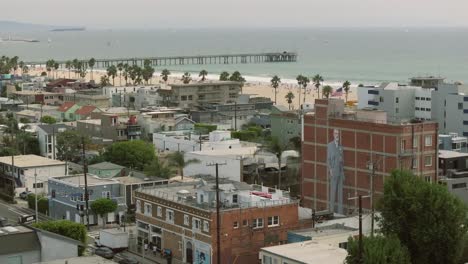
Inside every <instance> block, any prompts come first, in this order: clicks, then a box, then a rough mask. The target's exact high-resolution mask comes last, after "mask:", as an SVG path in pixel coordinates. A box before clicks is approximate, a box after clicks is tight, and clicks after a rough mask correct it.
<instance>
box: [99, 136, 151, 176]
mask: <svg viewBox="0 0 468 264" xmlns="http://www.w3.org/2000/svg"><path fill="white" fill-rule="evenodd" d="M103 155H104V158H105V159H106V160H107V161H109V162H112V163H115V164H119V165H121V166H125V167H127V168H133V169H137V170H143V168H144V167H145V165H146V164H149V163H150V162H151V161H152V160H154V158H155V156H156V155H155V151H154V147H153V145H152V144H150V143H147V142H144V141H142V140H132V141H123V142H116V143H114V144H112V145H110V146H109V147H107V149H106V151H105V152H104V154H103Z"/></svg>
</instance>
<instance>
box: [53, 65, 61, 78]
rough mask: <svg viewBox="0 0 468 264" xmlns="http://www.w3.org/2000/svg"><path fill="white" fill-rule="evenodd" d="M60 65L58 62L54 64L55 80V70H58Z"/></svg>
mask: <svg viewBox="0 0 468 264" xmlns="http://www.w3.org/2000/svg"><path fill="white" fill-rule="evenodd" d="M59 67H60V64H59V63H58V62H54V70H55V78H56V79H57V70H58V69H59Z"/></svg>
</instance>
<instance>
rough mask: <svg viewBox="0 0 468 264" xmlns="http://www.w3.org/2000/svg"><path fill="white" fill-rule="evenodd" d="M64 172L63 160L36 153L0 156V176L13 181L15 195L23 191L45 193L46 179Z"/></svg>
mask: <svg viewBox="0 0 468 264" xmlns="http://www.w3.org/2000/svg"><path fill="white" fill-rule="evenodd" d="M66 173H67V168H66V164H65V162H63V161H59V160H53V159H48V158H44V157H41V156H37V155H20V156H13V157H12V156H5V157H0V177H2V178H3V179H4V180H10V181H12V182H13V183H14V186H15V188H16V195H19V194H20V193H21V192H23V191H31V192H35V191H37V192H38V193H47V181H48V179H49V178H51V177H56V176H60V175H64V174H66ZM36 189H37V190H36Z"/></svg>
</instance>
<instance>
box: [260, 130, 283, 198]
mask: <svg viewBox="0 0 468 264" xmlns="http://www.w3.org/2000/svg"><path fill="white" fill-rule="evenodd" d="M287 148H288V146H287V145H286V144H283V143H282V142H281V141H280V140H279V139H278V138H277V137H273V138H272V139H271V141H270V142H267V144H266V145H264V146H263V149H265V150H267V151H269V152H271V153H273V154H275V156H276V158H277V159H278V189H281V167H282V162H281V156H282V155H283V152H284V151H285V150H287Z"/></svg>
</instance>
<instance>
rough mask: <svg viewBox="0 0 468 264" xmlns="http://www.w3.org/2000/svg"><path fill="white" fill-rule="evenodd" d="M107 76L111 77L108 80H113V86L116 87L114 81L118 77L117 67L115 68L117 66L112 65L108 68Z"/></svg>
mask: <svg viewBox="0 0 468 264" xmlns="http://www.w3.org/2000/svg"><path fill="white" fill-rule="evenodd" d="M107 76H109V77H108V79H109V78H112V86H114V85H115V82H114V80H115V77H116V76H117V67H115V65H111V66H109V67H107ZM101 80H102V79H101Z"/></svg>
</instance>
